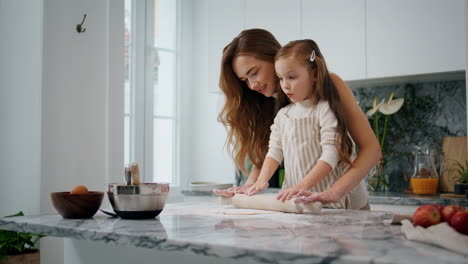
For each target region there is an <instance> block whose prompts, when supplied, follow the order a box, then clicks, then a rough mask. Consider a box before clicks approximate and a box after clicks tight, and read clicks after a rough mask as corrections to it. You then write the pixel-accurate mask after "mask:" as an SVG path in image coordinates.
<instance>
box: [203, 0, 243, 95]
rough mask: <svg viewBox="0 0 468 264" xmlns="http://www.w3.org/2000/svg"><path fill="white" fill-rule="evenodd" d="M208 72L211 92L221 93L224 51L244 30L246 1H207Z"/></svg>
mask: <svg viewBox="0 0 468 264" xmlns="http://www.w3.org/2000/svg"><path fill="white" fill-rule="evenodd" d="M206 3H207V10H208V12H207V14H206V19H207V21H206V22H207V25H208V32H207V33H208V37H207V40H208V43H207V48H208V66H207V68H208V71H207V78H208V80H207V84H208V87H209V88H208V89H209V91H211V92H216V91H219V75H220V70H221V58H222V55H223V49H224V47H226V45H227V44H228V43H229V42H231V41H232V40H233V39H234V38H235V37H236V36H237V35H238V34H239V33H240V32H241V31H242V30H243V29H244V21H245V19H244V16H245V15H244V6H245V1H231V0H207V2H206Z"/></svg>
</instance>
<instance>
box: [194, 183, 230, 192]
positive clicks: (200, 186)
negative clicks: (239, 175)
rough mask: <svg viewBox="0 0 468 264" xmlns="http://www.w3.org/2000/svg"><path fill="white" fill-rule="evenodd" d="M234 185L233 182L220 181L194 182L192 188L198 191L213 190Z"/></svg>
mask: <svg viewBox="0 0 468 264" xmlns="http://www.w3.org/2000/svg"><path fill="white" fill-rule="evenodd" d="M232 186H233V184H232V183H219V182H203V181H200V182H192V183H191V184H190V189H191V190H192V191H197V192H212V191H213V189H218V190H222V189H227V188H231V187H232Z"/></svg>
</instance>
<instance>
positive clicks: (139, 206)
mask: <svg viewBox="0 0 468 264" xmlns="http://www.w3.org/2000/svg"><path fill="white" fill-rule="evenodd" d="M108 187H109V189H108V192H107V196H108V197H109V201H110V203H111V205H112V208H113V209H114V212H115V213H116V214H117V215H118V216H120V217H121V218H127V219H146V218H154V217H156V216H158V215H159V214H160V213H161V211H162V210H163V209H164V205H165V203H166V199H167V195H168V193H169V183H141V184H139V185H125V184H116V183H110V184H109V185H108Z"/></svg>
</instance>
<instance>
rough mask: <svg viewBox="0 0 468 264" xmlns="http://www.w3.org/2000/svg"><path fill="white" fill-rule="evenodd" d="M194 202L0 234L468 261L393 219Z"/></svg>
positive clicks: (277, 253) (12, 223)
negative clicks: (412, 236)
mask: <svg viewBox="0 0 468 264" xmlns="http://www.w3.org/2000/svg"><path fill="white" fill-rule="evenodd" d="M196 200H198V201H196V202H184V203H174V204H167V205H166V207H165V209H164V210H163V212H162V213H161V215H160V216H158V218H156V219H151V220H123V219H120V218H113V217H108V216H106V215H104V214H102V213H101V212H99V213H97V214H96V215H95V216H94V218H91V219H76V220H73V219H63V218H62V217H61V216H60V215H57V214H52V215H39V216H24V217H12V218H0V229H7V230H15V231H21V232H31V233H37V234H44V235H48V236H56V237H64V238H71V239H76V240H81V241H89V242H98V243H105V244H107V245H112V246H125V247H127V248H130V247H137V248H146V249H151V250H158V251H159V252H174V253H180V254H188V255H192V256H194V255H197V256H204V257H207V258H210V259H211V261H212V262H216V263H218V262H228V263H241V262H242V263H245V262H248V263H319V262H326V263H343V262H346V263H348V262H353V263H466V256H464V255H460V254H457V253H454V252H452V251H449V250H446V249H442V248H439V247H437V246H432V245H428V244H423V243H418V242H412V241H408V240H406V239H405V238H404V235H403V234H402V233H401V231H400V226H396V225H389V224H386V223H384V220H385V219H390V218H391V217H392V214H391V213H390V212H379V211H370V212H369V211H357V210H347V211H346V210H336V209H335V210H334V209H323V210H322V212H321V213H320V214H317V215H312V214H288V213H279V212H273V213H271V212H270V213H267V214H256V215H236V214H234V213H236V212H243V213H250V212H249V210H244V211H243V210H239V209H232V208H229V207H222V206H220V205H218V204H217V201H216V198H214V197H198V198H197V199H196ZM213 259H214V260H213ZM154 262H156V261H154ZM201 263H203V262H201Z"/></svg>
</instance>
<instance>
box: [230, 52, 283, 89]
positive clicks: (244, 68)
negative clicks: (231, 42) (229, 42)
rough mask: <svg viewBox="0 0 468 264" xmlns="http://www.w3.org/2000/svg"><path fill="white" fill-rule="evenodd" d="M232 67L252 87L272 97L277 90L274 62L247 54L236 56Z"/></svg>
mask: <svg viewBox="0 0 468 264" xmlns="http://www.w3.org/2000/svg"><path fill="white" fill-rule="evenodd" d="M232 68H233V70H234V72H235V73H236V75H237V77H238V78H239V79H240V80H241V81H243V82H245V83H246V84H247V86H248V87H249V88H250V89H252V90H255V91H257V92H259V93H261V94H263V95H264V96H266V97H271V96H272V95H273V94H274V93H275V92H276V80H275V67H274V65H273V63H271V62H268V61H264V60H260V59H258V58H255V56H253V55H248V54H245V55H239V56H237V57H235V58H234V60H233V61H232Z"/></svg>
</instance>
